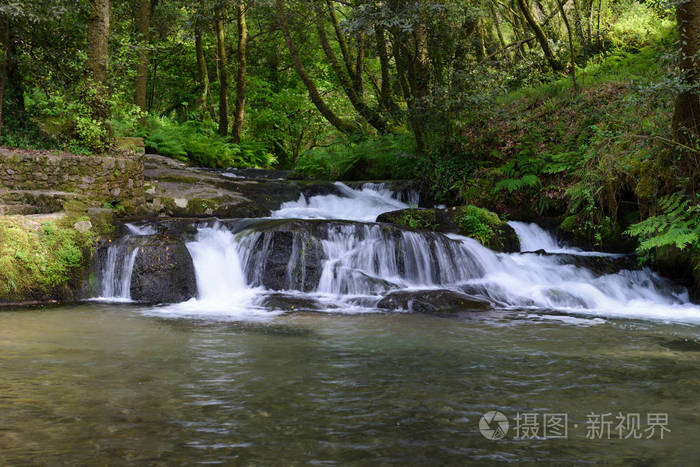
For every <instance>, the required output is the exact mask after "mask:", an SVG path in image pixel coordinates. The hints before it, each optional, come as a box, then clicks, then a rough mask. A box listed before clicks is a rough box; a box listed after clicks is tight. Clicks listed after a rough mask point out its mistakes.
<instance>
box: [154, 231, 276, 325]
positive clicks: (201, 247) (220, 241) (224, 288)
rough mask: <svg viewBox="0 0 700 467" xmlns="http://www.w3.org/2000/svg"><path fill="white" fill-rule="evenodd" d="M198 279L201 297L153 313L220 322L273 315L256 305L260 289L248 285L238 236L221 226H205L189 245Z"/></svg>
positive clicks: (198, 295)
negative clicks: (240, 254)
mask: <svg viewBox="0 0 700 467" xmlns="http://www.w3.org/2000/svg"><path fill="white" fill-rule="evenodd" d="M187 249H188V250H189V252H190V255H191V256H192V262H193V263H194V267H195V275H196V279H197V297H196V298H192V299H190V300H188V301H186V302H183V303H179V304H176V305H170V306H165V307H157V308H154V309H152V310H149V312H148V313H149V314H157V315H162V316H171V317H188V318H211V319H217V320H236V321H238V320H245V321H260V320H267V319H270V318H272V317H274V316H276V315H277V314H279V313H271V312H269V311H267V310H263V309H261V308H259V307H257V306H255V302H256V300H255V299H256V298H257V296H258V295H259V290H257V289H253V288H249V287H247V286H246V281H245V275H244V273H243V269H242V268H241V262H240V260H239V252H238V244H237V242H236V241H235V238H234V235H233V234H232V233H231V232H230V231H229V230H228V229H226V228H224V227H222V226H220V225H217V226H214V227H202V228H200V229H199V232H198V233H197V237H196V238H195V240H194V241H192V242H189V243H187Z"/></svg>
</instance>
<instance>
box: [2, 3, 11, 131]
mask: <svg viewBox="0 0 700 467" xmlns="http://www.w3.org/2000/svg"><path fill="white" fill-rule="evenodd" d="M0 47H2V49H0V136H2V109H3V104H4V100H5V85H6V84H7V62H8V60H9V58H10V22H9V20H8V19H7V18H5V17H3V16H0Z"/></svg>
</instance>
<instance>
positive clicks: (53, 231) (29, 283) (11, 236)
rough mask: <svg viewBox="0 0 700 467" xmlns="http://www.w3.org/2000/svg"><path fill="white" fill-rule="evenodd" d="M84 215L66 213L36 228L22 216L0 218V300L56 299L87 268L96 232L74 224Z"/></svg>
mask: <svg viewBox="0 0 700 467" xmlns="http://www.w3.org/2000/svg"><path fill="white" fill-rule="evenodd" d="M87 219H88V217H87V216H81V217H77V216H71V215H69V216H66V217H65V218H63V219H60V220H59V221H56V222H46V223H43V224H41V226H39V227H38V228H36V227H35V226H31V225H26V223H23V222H22V221H21V218H18V217H17V218H16V217H2V218H0V300H4V301H20V300H28V299H46V298H57V297H58V296H59V295H61V294H62V291H63V290H64V289H65V287H66V286H68V285H69V283H71V282H72V281H74V280H76V279H77V278H78V277H79V276H81V275H82V273H83V272H84V270H85V267H87V265H88V263H89V260H90V257H91V254H92V248H93V246H94V243H95V237H96V234H95V233H94V232H92V231H88V232H86V233H80V232H78V231H77V230H75V229H74V228H73V224H74V223H75V222H78V221H80V220H87Z"/></svg>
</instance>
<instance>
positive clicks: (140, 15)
mask: <svg viewBox="0 0 700 467" xmlns="http://www.w3.org/2000/svg"><path fill="white" fill-rule="evenodd" d="M135 23H136V34H137V35H138V55H139V57H138V63H137V65H136V81H135V83H134V103H135V104H136V105H138V106H139V108H140V109H141V111H142V112H144V113H146V112H147V111H148V105H147V102H146V95H147V91H148V42H149V37H150V27H151V0H137V8H136V15H135ZM145 123H146V121H145V117H143V118H142V120H141V124H142V125H143V124H145Z"/></svg>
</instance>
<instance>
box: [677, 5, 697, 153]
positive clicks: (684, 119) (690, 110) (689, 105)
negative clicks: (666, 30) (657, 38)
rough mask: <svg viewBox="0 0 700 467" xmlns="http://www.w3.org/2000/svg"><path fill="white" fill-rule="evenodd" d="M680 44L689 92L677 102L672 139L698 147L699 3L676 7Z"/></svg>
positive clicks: (682, 68) (684, 93) (682, 67)
mask: <svg viewBox="0 0 700 467" xmlns="http://www.w3.org/2000/svg"><path fill="white" fill-rule="evenodd" d="M676 20H677V22H678V30H679V33H680V43H681V71H682V72H683V73H684V81H685V84H686V85H687V86H688V89H686V90H685V91H683V92H682V93H681V94H679V95H678V97H677V98H676V108H675V111H674V114H673V135H674V138H675V139H676V141H678V142H679V143H681V144H684V145H686V146H690V147H697V146H698V138H699V137H700V93H698V89H697V86H698V84H700V59H699V58H698V56H697V55H698V52H699V51H700V1H697V0H689V1H686V2H685V3H682V4H681V5H678V6H677V7H676Z"/></svg>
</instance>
